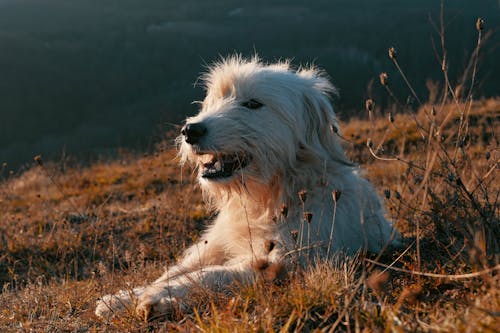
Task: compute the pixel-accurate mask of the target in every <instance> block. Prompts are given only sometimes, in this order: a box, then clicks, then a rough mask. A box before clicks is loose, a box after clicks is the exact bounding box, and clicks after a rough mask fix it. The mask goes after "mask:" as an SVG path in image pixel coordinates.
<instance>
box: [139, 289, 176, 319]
mask: <svg viewBox="0 0 500 333" xmlns="http://www.w3.org/2000/svg"><path fill="white" fill-rule="evenodd" d="M177 307H178V304H177V302H176V301H174V300H172V298H170V297H161V296H158V295H144V296H143V297H141V298H140V299H139V304H138V305H137V307H136V308H135V313H136V315H137V317H138V318H140V319H142V320H144V321H150V320H153V319H158V318H168V319H170V318H172V317H173V316H174V314H175V313H176V310H177Z"/></svg>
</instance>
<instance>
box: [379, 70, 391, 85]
mask: <svg viewBox="0 0 500 333" xmlns="http://www.w3.org/2000/svg"><path fill="white" fill-rule="evenodd" d="M379 78H380V83H381V84H382V85H383V86H387V85H389V76H388V75H387V73H385V72H384V73H380V75H379Z"/></svg>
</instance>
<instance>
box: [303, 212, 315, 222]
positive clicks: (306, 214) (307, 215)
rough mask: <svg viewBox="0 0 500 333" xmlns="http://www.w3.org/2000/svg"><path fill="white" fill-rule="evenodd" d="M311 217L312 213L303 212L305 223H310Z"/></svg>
mask: <svg viewBox="0 0 500 333" xmlns="http://www.w3.org/2000/svg"><path fill="white" fill-rule="evenodd" d="M312 218H313V213H311V212H304V219H305V220H306V221H307V223H311V220H312Z"/></svg>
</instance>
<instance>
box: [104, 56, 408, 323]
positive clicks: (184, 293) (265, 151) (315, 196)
mask: <svg viewBox="0 0 500 333" xmlns="http://www.w3.org/2000/svg"><path fill="white" fill-rule="evenodd" d="M203 80H204V82H205V84H206V90H207V95H206V98H205V100H204V101H203V103H202V107H201V111H200V113H199V114H198V115H197V116H195V117H192V118H189V119H187V121H186V124H185V126H184V127H183V128H182V131H181V136H180V137H179V138H178V142H179V145H180V156H181V159H182V161H183V162H189V163H192V164H193V165H195V166H196V168H197V169H198V179H199V183H200V185H201V188H202V189H203V191H204V194H205V198H206V200H207V202H209V203H210V204H211V205H212V206H213V208H215V209H216V211H217V212H218V215H217V217H216V219H215V221H214V222H213V224H212V225H211V226H210V227H209V228H208V230H207V231H206V232H205V233H204V234H203V235H202V236H201V239H200V241H199V242H198V243H197V244H195V245H193V246H192V247H191V248H189V249H188V250H187V251H186V253H185V255H184V257H183V259H182V260H180V262H179V263H178V264H177V265H175V266H173V267H171V268H170V269H168V270H167V271H166V272H165V273H164V274H163V275H162V276H161V277H160V278H159V279H158V280H156V281H155V282H153V283H152V284H151V285H148V286H145V287H139V288H135V289H134V290H133V291H121V292H120V293H118V294H116V295H107V296H104V297H103V298H102V299H101V300H100V301H99V302H98V305H97V309H96V314H97V315H99V316H108V315H110V314H112V313H114V312H116V311H118V310H121V309H123V308H124V307H131V306H134V305H135V306H136V307H135V311H136V314H137V315H138V316H139V317H142V318H144V319H151V318H152V317H156V316H161V315H168V314H170V313H171V312H172V311H173V310H174V309H175V308H178V307H179V306H180V307H189V293H190V291H191V290H192V289H193V288H194V287H195V286H201V287H202V288H206V289H208V290H227V289H226V288H227V287H228V286H230V284H231V282H234V281H239V282H243V283H250V282H251V281H253V280H254V278H255V277H256V276H258V275H259V274H257V273H258V272H259V271H261V272H262V271H265V270H266V267H267V268H269V267H273V266H274V267H275V268H274V271H275V273H276V272H277V271H283V270H288V269H290V268H292V265H291V263H292V261H294V262H300V263H301V264H302V265H307V264H309V263H311V262H314V261H315V260H316V259H318V258H323V259H326V258H328V257H330V256H331V254H333V253H334V252H338V251H345V252H347V253H353V252H356V251H358V250H360V249H364V250H368V251H371V252H379V251H381V250H382V249H383V248H384V247H385V246H387V245H389V244H391V243H392V245H393V246H398V245H400V235H399V233H398V231H397V230H395V229H394V228H393V227H392V226H391V224H390V223H389V222H388V221H387V220H386V219H385V218H384V209H383V208H382V206H381V204H380V199H379V197H378V196H377V194H376V193H375V191H374V190H373V188H372V186H371V185H370V184H369V183H368V182H367V181H366V180H365V179H363V178H362V177H360V176H359V175H358V171H357V168H356V167H354V166H353V164H352V163H351V162H350V161H349V160H348V159H347V158H346V156H345V154H344V151H343V149H342V147H341V144H340V140H339V136H338V134H337V133H338V124H337V121H336V118H335V114H334V112H333V109H332V105H331V103H330V100H329V97H330V96H329V95H330V94H332V93H334V92H335V89H334V87H333V86H332V85H331V83H330V82H329V81H328V79H327V78H325V76H324V75H323V73H322V72H320V71H319V70H317V69H315V68H307V69H299V70H296V71H295V70H293V69H291V68H290V65H289V63H288V62H280V63H277V64H272V65H266V64H263V63H262V62H261V61H260V60H259V59H258V58H256V57H255V58H253V59H251V60H245V59H242V58H241V57H238V56H235V57H230V58H228V59H225V60H223V61H221V62H220V63H218V64H216V65H214V66H213V67H212V68H211V70H210V71H209V73H208V74H206V75H205V76H204V77H203ZM294 259H298V260H294ZM276 267H278V268H276ZM271 275H272V274H271ZM274 275H276V274H274Z"/></svg>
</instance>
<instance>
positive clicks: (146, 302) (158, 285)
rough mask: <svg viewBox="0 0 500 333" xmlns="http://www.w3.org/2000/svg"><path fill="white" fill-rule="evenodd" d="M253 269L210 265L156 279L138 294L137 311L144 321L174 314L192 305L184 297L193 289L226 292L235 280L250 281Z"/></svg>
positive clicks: (239, 265) (243, 265)
mask: <svg viewBox="0 0 500 333" xmlns="http://www.w3.org/2000/svg"><path fill="white" fill-rule="evenodd" d="M254 272H255V271H254V270H253V269H252V267H251V265H249V264H237V265H232V266H209V267H205V268H203V269H200V270H198V271H194V272H190V273H187V274H184V275H180V276H178V277H177V278H176V279H173V280H157V281H156V282H155V283H153V284H151V285H150V286H148V287H147V288H146V289H145V290H144V292H143V293H142V295H141V296H140V297H139V300H138V305H137V308H136V314H137V316H138V317H139V318H141V319H144V320H149V319H152V318H157V317H165V316H167V317H168V316H171V315H173V314H174V313H175V311H176V310H177V309H179V308H180V309H183V308H187V306H188V305H189V304H187V303H185V300H188V299H189V297H188V296H189V292H190V291H192V290H193V288H197V287H199V288H201V290H204V291H225V290H228V287H229V286H230V285H231V284H232V283H233V282H235V281H239V282H243V283H250V282H251V281H252V280H253V277H254Z"/></svg>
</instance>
